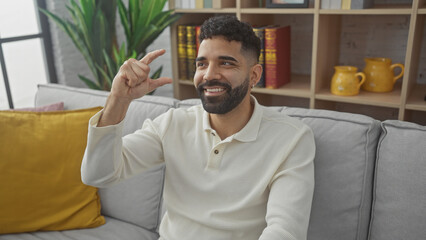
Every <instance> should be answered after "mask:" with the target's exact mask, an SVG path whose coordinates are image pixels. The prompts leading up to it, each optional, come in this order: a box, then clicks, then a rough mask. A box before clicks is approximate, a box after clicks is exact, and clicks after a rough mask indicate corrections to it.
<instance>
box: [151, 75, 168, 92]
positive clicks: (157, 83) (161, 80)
mask: <svg viewBox="0 0 426 240" xmlns="http://www.w3.org/2000/svg"><path fill="white" fill-rule="evenodd" d="M150 81H151V82H150V88H151V89H152V90H154V89H156V88H158V87H161V86H163V85H166V84H169V83H172V82H173V80H172V79H171V78H168V77H161V78H157V79H150Z"/></svg>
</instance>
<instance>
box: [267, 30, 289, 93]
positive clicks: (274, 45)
mask: <svg viewBox="0 0 426 240" xmlns="http://www.w3.org/2000/svg"><path fill="white" fill-rule="evenodd" d="M290 34H291V27H290V26H266V27H265V87H266V88H272V89H274V88H279V87H281V86H283V85H284V84H286V83H289V82H290V73H291V69H290V42H291V38H290Z"/></svg>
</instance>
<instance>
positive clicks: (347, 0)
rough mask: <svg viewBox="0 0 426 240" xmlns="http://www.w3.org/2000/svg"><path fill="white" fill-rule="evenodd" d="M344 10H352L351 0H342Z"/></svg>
mask: <svg viewBox="0 0 426 240" xmlns="http://www.w3.org/2000/svg"><path fill="white" fill-rule="evenodd" d="M342 9H345V10H348V9H351V0H342Z"/></svg>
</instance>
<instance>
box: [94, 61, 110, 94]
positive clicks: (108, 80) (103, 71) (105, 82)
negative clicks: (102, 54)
mask: <svg viewBox="0 0 426 240" xmlns="http://www.w3.org/2000/svg"><path fill="white" fill-rule="evenodd" d="M96 68H97V69H98V71H99V73H100V74H101V75H102V77H103V79H104V80H105V81H104V82H103V83H104V86H103V88H104V89H111V83H112V78H114V76H108V74H107V73H106V72H105V70H104V69H102V67H101V66H98V65H97V66H96ZM105 85H106V86H105Z"/></svg>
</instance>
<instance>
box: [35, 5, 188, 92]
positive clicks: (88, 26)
mask: <svg viewBox="0 0 426 240" xmlns="http://www.w3.org/2000/svg"><path fill="white" fill-rule="evenodd" d="M69 2H70V6H68V7H67V9H68V12H69V14H70V15H71V19H72V21H68V20H66V19H65V18H61V17H59V16H57V15H55V14H53V13H52V12H49V11H47V10H45V9H40V11H41V12H43V13H44V14H46V15H47V16H48V17H49V18H50V19H51V20H53V21H54V22H55V23H56V24H57V25H58V26H59V27H60V28H61V29H62V30H63V31H64V32H65V33H66V34H67V35H68V36H69V37H70V38H71V40H72V41H73V43H74V45H75V46H76V47H77V49H78V50H79V51H80V52H81V54H82V55H83V57H84V59H85V60H86V62H87V64H88V66H89V68H90V70H91V72H92V74H93V76H94V78H95V80H91V79H89V78H87V77H85V76H82V75H79V78H80V80H82V81H83V82H84V83H85V84H86V85H87V86H88V87H90V88H93V89H102V90H108V91H109V90H110V89H111V83H112V80H113V78H114V76H115V74H116V73H117V72H118V69H119V68H120V66H121V65H122V64H123V63H124V61H126V60H127V59H129V58H138V59H140V58H142V57H143V56H145V54H146V51H147V47H148V46H149V45H151V43H152V42H154V40H155V39H157V37H158V36H159V35H160V34H161V33H162V32H163V30H164V29H165V28H167V27H168V26H169V25H170V24H172V23H174V22H175V21H177V20H178V19H179V18H180V15H179V14H173V10H168V11H163V9H164V6H165V4H166V2H167V0H144V1H140V0H129V1H128V3H129V4H128V6H129V7H128V8H126V7H125V5H124V3H123V1H122V0H108V1H105V0H103V1H102V0H80V1H79V4H78V3H77V2H76V1H75V0H70V1H69ZM117 11H118V13H119V15H120V19H121V25H122V26H123V28H124V33H125V35H126V42H125V43H123V44H122V45H121V46H118V43H117V36H116V24H115V22H116V21H115V19H116V12H117ZM161 71H162V66H161V67H159V68H158V69H157V70H156V71H154V73H153V74H152V76H151V78H153V79H156V78H158V77H160V75H161Z"/></svg>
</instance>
